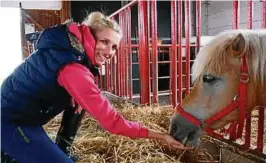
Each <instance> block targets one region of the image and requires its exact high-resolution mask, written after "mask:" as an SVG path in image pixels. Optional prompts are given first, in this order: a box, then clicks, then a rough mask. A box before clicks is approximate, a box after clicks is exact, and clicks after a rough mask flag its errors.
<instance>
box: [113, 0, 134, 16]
mask: <svg viewBox="0 0 266 163" xmlns="http://www.w3.org/2000/svg"><path fill="white" fill-rule="evenodd" d="M137 2H138V0H132V1H131V2H129V3H128V4H126V5H125V6H123V7H122V8H120V9H118V10H117V11H115V12H114V13H112V14H111V15H109V16H108V17H109V18H112V17H114V16H116V15H117V14H119V13H120V12H121V11H123V10H125V9H127V8H129V7H131V6H133V5H134V4H135V3H137Z"/></svg>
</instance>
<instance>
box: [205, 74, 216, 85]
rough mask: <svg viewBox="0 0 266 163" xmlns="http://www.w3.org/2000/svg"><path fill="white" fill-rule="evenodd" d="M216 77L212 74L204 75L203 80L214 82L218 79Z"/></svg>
mask: <svg viewBox="0 0 266 163" xmlns="http://www.w3.org/2000/svg"><path fill="white" fill-rule="evenodd" d="M216 79H217V78H216V77H214V76H211V75H203V78H202V80H203V83H209V84H210V83H213V82H214V81H216Z"/></svg>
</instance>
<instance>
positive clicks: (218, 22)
mask: <svg viewBox="0 0 266 163" xmlns="http://www.w3.org/2000/svg"><path fill="white" fill-rule="evenodd" d="M239 2H240V12H239V13H240V18H239V20H240V23H239V28H247V21H248V6H247V2H246V1H239ZM201 6H202V9H201V11H202V12H201V15H202V17H201V23H202V30H201V31H202V35H210V36H213V35H216V34H218V33H220V32H222V31H224V30H229V29H232V17H233V13H232V2H231V1H208V2H206V1H205V2H204V1H203V2H202V5H201ZM261 23H262V2H260V1H258V0H257V1H254V2H253V29H256V28H261Z"/></svg>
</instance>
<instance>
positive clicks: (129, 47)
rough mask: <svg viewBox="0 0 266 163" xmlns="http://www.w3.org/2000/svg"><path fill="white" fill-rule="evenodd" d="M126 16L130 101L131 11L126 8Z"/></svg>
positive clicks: (129, 92) (130, 98) (130, 92)
mask: <svg viewBox="0 0 266 163" xmlns="http://www.w3.org/2000/svg"><path fill="white" fill-rule="evenodd" d="M126 16H127V32H128V35H127V37H128V38H127V40H128V43H127V46H128V47H127V48H128V57H129V60H128V94H129V100H132V66H131V63H132V49H131V9H130V7H128V8H127V9H126Z"/></svg>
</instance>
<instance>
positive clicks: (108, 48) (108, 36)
mask: <svg viewBox="0 0 266 163" xmlns="http://www.w3.org/2000/svg"><path fill="white" fill-rule="evenodd" d="M120 40H121V36H120V35H119V33H117V32H116V31H114V30H112V29H110V28H105V29H103V30H102V31H99V32H97V33H96V46H95V55H94V59H95V63H96V64H97V65H98V66H101V65H103V64H104V63H105V62H106V61H107V60H108V59H111V58H112V57H113V56H114V55H115V53H116V50H117V49H118V46H119V43H120Z"/></svg>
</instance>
